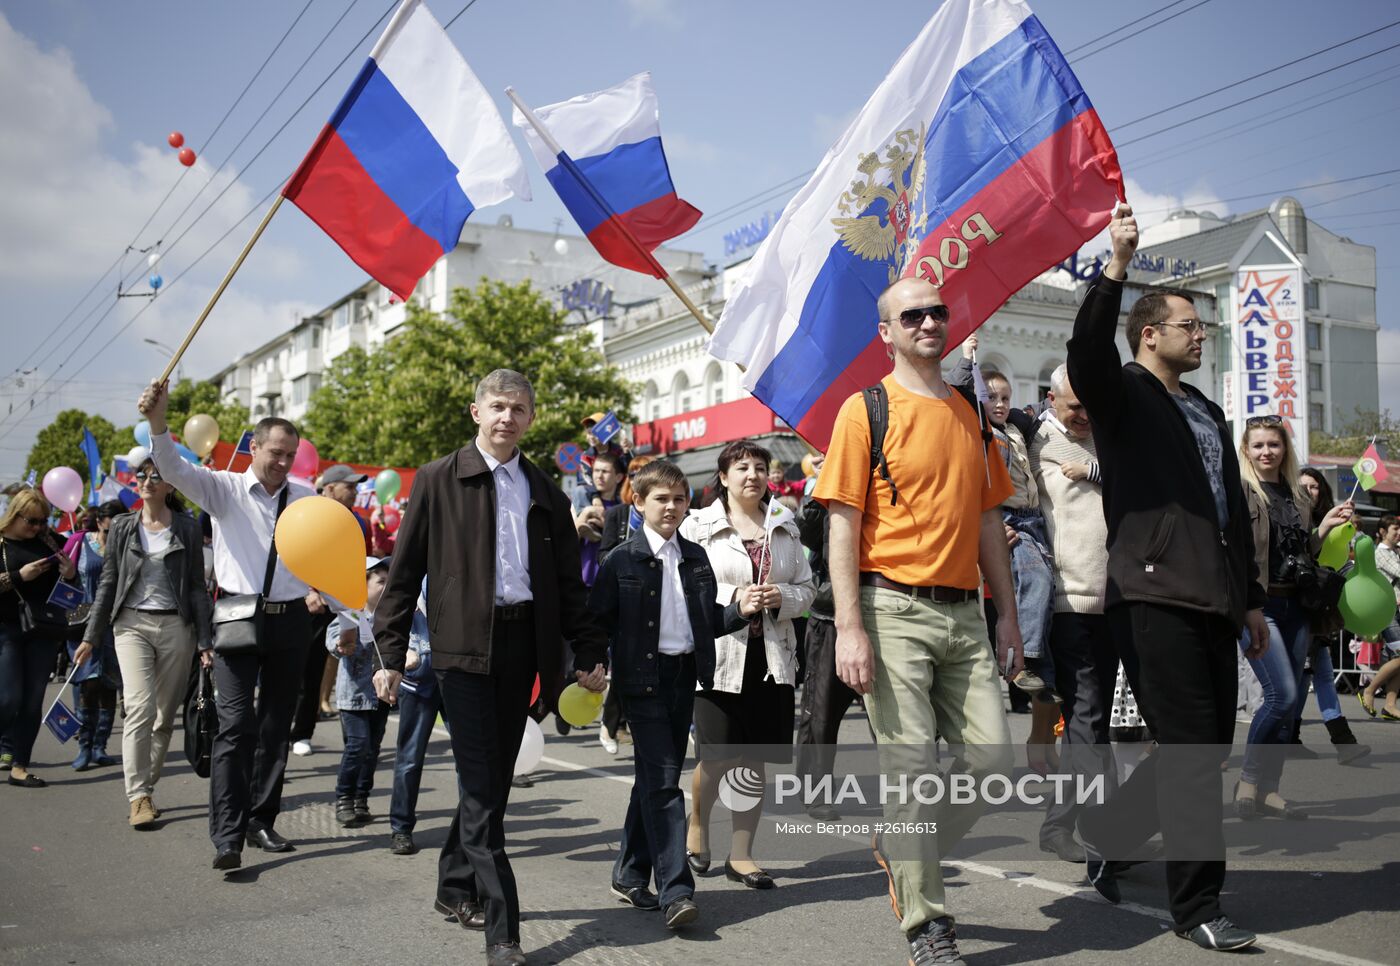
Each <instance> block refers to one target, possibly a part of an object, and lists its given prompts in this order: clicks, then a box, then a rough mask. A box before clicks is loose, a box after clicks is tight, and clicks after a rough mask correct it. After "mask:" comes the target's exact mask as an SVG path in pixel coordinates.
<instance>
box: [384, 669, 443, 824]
mask: <svg viewBox="0 0 1400 966" xmlns="http://www.w3.org/2000/svg"><path fill="white" fill-rule="evenodd" d="M423 689H424V691H426V692H427V694H423V693H421V692H418V691H410V690H408V689H407V688H404V689H402V690H400V691H399V745H398V754H397V755H396V756H395V758H394V795H393V798H392V799H391V800H390V803H389V831H390V832H412V831H413V827H414V826H415V825H417V824H418V814H417V813H418V788H419V785H420V784H421V783H422V781H423V761H424V759H425V758H426V757H427V754H428V741H429V739H431V738H432V736H433V725H435V724H436V723H437V716H438V712H439V711H441V710H442V698H441V697H439V695H438V689H437V682H436V681H433V680H432V679H431V678H430V679H429V681H428V683H427V684H426V685H423Z"/></svg>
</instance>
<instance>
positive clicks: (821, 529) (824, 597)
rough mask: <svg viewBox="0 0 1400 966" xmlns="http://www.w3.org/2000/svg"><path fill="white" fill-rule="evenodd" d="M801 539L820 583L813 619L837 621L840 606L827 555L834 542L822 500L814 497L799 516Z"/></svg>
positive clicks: (829, 518) (812, 607) (814, 599)
mask: <svg viewBox="0 0 1400 966" xmlns="http://www.w3.org/2000/svg"><path fill="white" fill-rule="evenodd" d="M797 537H798V539H799V540H801V541H802V546H804V547H806V548H807V550H808V551H809V555H808V557H807V563H808V565H810V566H811V568H812V579H814V580H815V581H816V582H817V596H816V597H814V598H812V606H811V607H810V608H809V616H812V617H819V618H821V619H822V620H828V621H831V620H835V619H836V603H835V601H834V600H833V598H832V596H831V571H830V570H829V569H828V567H827V556H828V552H829V550H830V543H831V517H830V515H829V514H828V513H827V511H826V506H825V504H823V503H822V502H821V501H820V500H813V499H811V498H810V497H809V498H808V499H807V501H806V502H805V503H803V504H802V509H801V510H799V511H798V513H797Z"/></svg>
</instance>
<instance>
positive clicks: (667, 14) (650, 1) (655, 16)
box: [624, 0, 681, 27]
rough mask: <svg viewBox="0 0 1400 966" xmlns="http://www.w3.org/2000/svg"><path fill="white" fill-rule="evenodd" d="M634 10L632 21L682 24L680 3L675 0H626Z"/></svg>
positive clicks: (636, 22) (665, 25)
mask: <svg viewBox="0 0 1400 966" xmlns="http://www.w3.org/2000/svg"><path fill="white" fill-rule="evenodd" d="M624 2H625V3H626V4H627V9H629V10H631V11H632V22H633V23H634V24H638V23H652V24H657V25H659V26H662V27H679V26H680V25H681V10H680V4H678V3H676V2H675V0H624Z"/></svg>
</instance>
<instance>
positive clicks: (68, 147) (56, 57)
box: [0, 14, 313, 478]
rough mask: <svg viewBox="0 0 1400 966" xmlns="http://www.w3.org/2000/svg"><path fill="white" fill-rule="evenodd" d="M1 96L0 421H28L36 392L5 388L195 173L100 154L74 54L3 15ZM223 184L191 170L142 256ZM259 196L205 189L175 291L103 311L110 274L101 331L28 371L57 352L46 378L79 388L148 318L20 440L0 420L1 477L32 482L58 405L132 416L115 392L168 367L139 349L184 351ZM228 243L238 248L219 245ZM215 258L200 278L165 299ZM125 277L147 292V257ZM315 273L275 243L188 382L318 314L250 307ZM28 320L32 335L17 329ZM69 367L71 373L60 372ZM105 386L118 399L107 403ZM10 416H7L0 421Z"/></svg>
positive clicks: (223, 312) (134, 149)
mask: <svg viewBox="0 0 1400 966" xmlns="http://www.w3.org/2000/svg"><path fill="white" fill-rule="evenodd" d="M0 90H4V91H5V96H4V97H3V98H0V130H3V131H6V132H8V136H7V137H4V138H0V223H3V224H4V226H5V230H4V232H3V233H0V284H3V285H5V287H6V291H7V293H8V296H7V297H8V302H9V304H8V306H7V307H8V308H9V309H10V313H9V317H10V321H9V323H8V325H7V327H6V331H5V333H4V335H3V343H4V345H5V350H6V351H5V355H6V360H5V362H6V364H4V365H0V383H3V385H0V400H3V402H4V403H5V409H8V403H9V401H10V400H11V399H14V400H16V401H17V402H21V403H22V404H23V405H24V406H25V407H26V408H27V399H28V396H29V392H28V391H22V392H21V391H17V390H16V387H14V386H13V384H11V383H4V382H3V381H4V380H5V378H6V377H7V376H8V375H9V371H10V370H11V369H12V368H13V367H14V366H16V365H18V364H19V363H20V362H21V360H22V359H24V358H25V357H26V356H28V355H30V353H31V350H33V349H34V348H35V347H36V346H38V345H39V343H40V341H41V340H42V339H43V338H44V336H45V335H47V334H48V333H49V332H50V331H51V330H52V329H53V327H54V326H56V325H57V324H58V322H59V320H60V319H61V318H62V317H63V313H65V312H67V311H68V310H69V309H70V308H71V307H72V306H73V304H74V301H75V300H76V299H77V298H78V297H79V296H80V295H81V294H82V293H83V292H84V291H85V290H86V289H87V288H88V286H89V285H90V284H91V283H92V281H93V280H94V279H96V278H97V276H98V273H99V272H101V271H102V270H103V269H105V268H106V267H107V266H108V265H110V264H111V263H112V261H113V260H114V259H116V258H117V257H118V255H120V254H121V253H122V251H123V249H124V248H125V247H126V245H127V244H128V243H129V242H131V241H132V236H133V234H134V233H135V232H136V230H137V229H138V228H139V227H140V226H141V224H142V223H143V222H145V221H146V219H147V216H148V215H150V213H151V212H152V210H154V209H155V208H156V205H157V204H158V203H159V202H160V200H161V198H162V197H164V195H165V194H166V192H167V191H168V190H169V189H170V186H171V184H172V183H173V182H174V181H175V180H176V179H177V178H179V177H180V173H181V172H182V171H184V170H185V169H183V168H181V166H180V164H179V162H178V161H177V159H176V156H175V151H174V150H172V149H171V148H169V147H168V146H167V145H166V144H164V143H163V142H161V143H159V144H155V145H152V144H144V143H133V144H130V145H128V146H126V148H127V150H126V152H125V153H124V154H123V155H122V156H118V155H117V154H115V153H114V152H113V151H112V150H111V149H110V148H109V147H108V146H106V145H105V144H104V137H108V136H109V135H110V133H111V131H112V130H113V127H114V122H113V118H112V115H111V113H110V112H109V111H108V109H107V108H106V107H105V106H104V105H103V104H102V103H100V102H99V101H98V100H97V98H96V97H94V95H93V93H92V91H90V90H89V89H88V87H87V86H86V84H85V83H84V82H83V80H82V78H81V77H80V76H79V74H78V71H77V69H76V67H75V64H74V62H73V59H72V57H71V55H70V54H69V53H68V52H67V51H66V50H63V49H48V50H45V49H42V48H41V47H40V46H39V45H38V44H36V43H35V42H34V41H33V40H31V39H30V38H28V37H26V36H24V35H23V34H21V33H19V32H18V31H16V30H15V29H14V27H13V25H12V24H11V23H10V22H9V20H8V19H7V18H5V16H4V15H3V14H0ZM212 171H213V166H211V165H209V164H207V163H206V162H205V161H204V159H200V161H199V162H198V163H197V164H196V165H195V166H194V167H193V168H191V169H189V170H188V173H187V174H186V175H185V177H184V178H183V179H182V180H181V182H180V185H179V187H178V189H177V190H176V191H175V192H174V194H173V195H172V196H171V197H170V198H169V200H167V201H166V203H165V205H164V206H163V207H162V208H161V210H160V211H159V213H158V214H157V216H156V217H155V219H154V221H153V222H152V224H151V225H150V227H149V228H148V229H147V230H146V231H145V233H144V234H143V235H142V237H141V238H140V239H139V240H138V245H147V244H150V243H151V242H153V241H155V240H156V239H157V238H159V237H160V233H162V232H164V231H165V230H166V229H167V227H169V226H170V225H171V222H172V221H173V220H174V218H175V216H176V215H177V214H178V213H179V212H180V211H181V210H182V209H183V208H184V207H185V205H186V203H187V202H188V201H189V200H190V198H191V197H193V196H194V194H195V193H196V191H198V189H199V188H200V187H201V186H203V185H204V184H205V183H206V182H208V181H209V177H210V174H211V173H212ZM225 188H227V189H228V190H227V193H226V194H225V195H224V196H223V198H222V199H221V200H220V201H219V202H218V204H217V205H216V206H215V207H214V208H213V209H211V211H210V212H209V214H208V215H206V216H205V217H203V218H202V219H201V220H200V221H199V222H198V223H197V224H196V225H195V226H194V228H193V229H192V230H191V231H190V232H189V234H188V235H186V236H185V237H184V238H183V239H182V240H180V241H179V243H178V245H176V246H175V247H174V248H173V249H171V247H170V246H171V243H172V242H173V241H174V236H178V235H179V234H180V232H181V231H183V230H184V226H186V225H188V224H190V221H191V219H192V218H193V217H194V216H195V215H196V214H198V213H199V212H200V211H202V210H203V208H204V207H205V206H206V205H207V204H209V202H210V201H211V200H212V199H213V198H214V197H216V196H217V195H218V193H219V192H220V191H223V190H224V189H225ZM261 194H262V192H261V191H257V190H255V189H253V188H252V187H250V186H249V185H248V184H247V183H245V182H243V181H241V180H239V177H238V174H237V172H235V171H233V170H232V169H226V170H225V171H224V172H222V173H220V174H219V176H218V178H217V179H215V180H214V182H213V183H212V184H209V186H208V188H207V189H206V190H205V191H204V193H203V194H202V195H201V196H200V198H199V200H198V201H197V202H196V203H195V205H194V206H193V208H192V209H191V211H190V212H189V214H187V215H186V216H185V218H184V219H183V220H182V223H181V225H180V226H179V227H176V228H175V230H174V231H173V232H171V237H167V238H165V239H164V242H165V245H164V248H165V250H166V251H167V252H168V254H167V255H166V256H165V257H164V258H163V259H162V261H161V264H160V269H159V270H160V272H161V274H162V275H163V276H164V278H165V280H166V283H167V289H166V290H165V291H164V292H163V293H162V294H161V296H160V297H159V298H158V299H156V300H155V301H154V302H153V303H147V302H145V301H143V300H139V299H123V300H121V301H120V302H117V303H115V304H114V305H113V304H112V303H111V302H105V303H104V302H103V301H101V300H104V299H111V298H112V297H113V295H114V294H115V293H114V292H112V293H111V294H105V293H107V292H108V291H109V290H114V289H115V288H116V283H115V279H114V278H112V277H111V276H110V275H109V276H108V277H107V278H106V279H105V280H104V281H103V283H102V285H101V287H100V290H99V291H98V292H97V293H95V294H94V295H93V296H92V298H91V299H90V300H89V301H87V302H86V303H84V304H83V306H82V309H81V310H80V311H79V313H78V318H81V317H82V316H83V315H85V314H86V313H87V311H88V309H89V308H93V309H94V311H93V313H92V315H91V317H90V321H88V322H85V323H83V324H81V325H80V326H79V325H75V322H76V321H77V319H76V318H75V319H74V320H71V321H70V322H69V323H68V325H67V326H66V327H65V328H64V329H63V330H62V332H61V336H60V338H58V339H53V340H51V342H50V344H49V345H48V346H46V347H45V348H44V350H43V351H42V352H41V353H39V355H38V356H37V357H36V358H35V359H34V360H33V361H31V362H30V363H29V365H30V366H33V365H34V364H35V362H37V361H39V360H40V359H41V358H42V357H43V356H44V355H47V354H48V353H49V350H50V349H56V350H57V351H55V353H54V354H53V356H52V358H50V359H48V360H47V361H45V362H44V363H43V365H42V368H41V369H40V372H39V373H38V375H45V374H48V373H54V372H57V373H58V374H57V376H56V379H55V384H58V381H59V380H69V379H71V378H72V377H71V376H70V375H69V374H70V373H72V372H73V371H75V370H77V369H78V368H79V366H80V365H81V364H82V363H83V362H85V361H86V360H87V359H88V357H89V356H90V355H92V354H93V353H94V352H95V351H97V350H98V349H99V348H100V347H101V346H102V345H103V343H105V342H107V340H108V339H110V338H111V337H112V336H113V334H114V333H116V332H117V331H118V329H119V328H120V327H121V326H122V325H123V324H125V323H126V322H127V321H129V320H131V319H132V318H133V316H134V315H135V314H136V313H137V312H138V311H139V312H140V313H141V314H140V317H139V318H137V319H136V321H135V322H134V323H133V324H132V325H131V327H130V328H129V329H127V330H126V331H125V332H124V333H123V334H122V335H121V336H119V337H118V338H117V339H116V341H115V342H113V343H112V345H111V347H110V348H108V349H107V350H106V351H105V352H103V353H102V355H101V357H100V359H99V360H98V361H97V362H96V363H95V364H94V365H92V366H90V367H88V368H87V369H85V370H84V371H83V372H82V373H81V374H80V375H79V376H78V380H77V381H75V382H69V383H66V384H65V388H64V389H63V392H62V393H60V394H57V395H55V396H53V397H52V398H50V399H45V398H44V397H43V396H41V397H40V399H39V401H38V403H37V404H36V406H35V408H34V412H33V415H32V416H26V418H25V420H24V421H23V423H22V424H21V425H19V426H18V428H15V425H14V420H13V419H12V418H11V419H9V420H5V421H3V422H0V437H3V438H2V439H0V478H3V477H7V476H9V475H11V474H12V473H13V472H14V471H15V470H16V469H17V468H18V469H22V466H21V465H19V464H22V462H23V459H24V455H25V452H26V451H27V448H28V446H29V444H30V443H31V442H32V440H33V435H34V433H35V432H37V430H38V429H40V428H42V427H43V426H44V425H45V424H46V423H47V422H48V421H49V419H50V418H51V417H52V415H53V414H54V412H56V411H57V409H58V408H59V407H60V406H62V405H65V404H67V405H77V406H82V407H83V408H87V409H91V410H96V411H99V412H102V413H103V414H104V415H109V416H110V417H111V418H113V419H114V420H117V421H121V422H125V421H127V420H129V419H131V418H133V417H132V416H131V415H130V409H131V405H130V400H129V399H128V398H126V397H127V396H128V395H129V394H128V392H127V391H125V390H124V389H119V388H118V387H119V386H120V384H122V383H125V382H127V381H140V380H144V379H148V378H150V377H151V376H153V375H155V374H156V373H158V372H159V370H160V369H161V368H162V367H163V359H162V356H161V353H159V352H158V351H157V350H156V349H155V348H153V347H152V346H149V345H145V344H144V343H143V342H142V340H143V339H144V338H154V339H159V340H160V341H162V342H166V343H169V344H172V345H173V344H177V343H178V342H179V341H180V340H181V339H182V338H183V335H184V332H185V330H186V328H187V327H188V326H189V324H190V322H191V321H192V320H193V319H194V318H195V317H196V315H197V314H198V313H199V311H200V309H202V308H203V305H204V301H205V299H207V297H208V295H209V293H210V292H211V291H212V290H213V288H214V286H215V285H216V284H217V281H218V279H219V278H220V277H221V276H222V273H223V272H224V270H225V269H226V268H227V267H228V265H229V264H231V263H232V261H233V259H234V257H235V256H236V254H237V252H238V251H239V249H240V248H241V247H242V245H243V243H244V242H245V241H246V239H247V237H248V234H249V233H250V232H251V231H252V228H253V225H254V224H256V220H255V219H253V218H249V219H248V220H247V221H246V222H244V223H243V224H241V225H238V226H237V227H235V223H237V222H238V220H239V219H240V218H242V217H244V216H245V215H246V214H247V213H248V212H249V210H250V209H251V208H252V207H253V206H254V205H255V203H256V202H257V200H258V199H259V198H260V197H261ZM230 229H232V230H231V231H230ZM226 232H228V233H229V237H228V238H227V239H225V240H223V241H222V242H220V241H218V239H219V237H220V236H221V235H223V234H225V233H226ZM211 246H213V250H212V251H210V253H209V255H208V256H207V257H206V258H205V259H204V260H203V261H202V262H201V263H200V264H199V265H198V266H197V267H195V268H193V269H191V270H190V271H189V274H188V275H187V276H186V277H185V278H184V279H182V280H181V281H180V283H179V284H178V285H175V286H174V287H169V286H170V283H171V282H172V281H173V280H174V278H175V276H176V275H179V274H180V273H181V272H183V271H185V270H186V269H190V266H191V264H192V263H193V261H194V259H195V258H196V257H197V256H199V255H200V254H202V253H203V252H204V251H205V250H206V249H209V248H211ZM124 267H126V268H127V269H128V272H129V273H130V274H132V275H133V276H134V278H133V284H135V285H136V286H138V287H139V288H143V289H144V288H145V281H144V280H145V278H146V275H147V270H146V266H145V262H144V256H138V255H130V256H127V257H126V259H125V262H124ZM307 274H308V269H307V266H306V263H305V260H304V259H303V258H302V257H301V256H300V254H299V253H298V252H297V251H296V250H295V249H293V248H291V247H288V246H285V245H278V244H276V243H275V241H269V240H264V241H263V242H262V243H261V244H260V245H259V247H258V249H257V251H256V252H255V253H254V254H253V256H252V257H250V259H249V260H248V263H247V265H246V266H245V267H244V269H243V271H242V272H241V273H240V275H239V277H238V279H237V280H236V282H235V283H234V285H233V286H231V287H230V289H229V290H228V292H227V293H226V294H225V295H224V298H223V300H222V301H221V303H220V304H219V306H218V308H217V309H216V310H215V311H214V313H213V314H212V315H211V316H210V318H209V320H208V322H207V323H206V325H205V327H204V328H203V329H202V330H201V333H200V336H199V338H198V339H196V340H195V342H194V343H193V345H192V347H191V349H190V351H189V352H188V353H187V354H186V357H185V360H184V371H185V373H186V375H189V376H195V377H199V376H208V375H209V374H210V373H212V372H214V371H217V370H218V369H220V368H222V367H223V366H225V365H227V364H228V363H229V362H231V361H232V360H233V359H234V358H235V357H237V356H238V355H239V354H241V353H243V352H246V351H248V350H249V349H251V348H252V347H253V346H255V345H257V344H259V343H260V342H262V341H264V340H266V339H267V338H270V337H271V336H272V335H273V334H275V333H276V332H278V331H282V330H285V329H286V328H287V327H288V326H289V325H290V323H291V321H292V317H293V313H294V312H297V311H301V312H306V311H311V310H312V308H313V307H312V306H309V305H305V304H302V303H298V302H295V301H291V300H286V299H277V298H260V297H259V296H258V295H257V294H255V293H258V292H266V291H269V290H276V289H278V288H286V287H288V283H289V282H291V281H292V280H296V279H299V278H302V277H304V276H305V275H307ZM109 307H111V311H110V313H109V314H108V315H107V318H106V319H105V320H104V321H102V322H101V324H100V325H98V326H97V327H96V328H94V329H92V335H91V337H90V338H87V337H85V334H86V333H87V332H88V330H89V327H90V326H91V325H92V324H93V321H95V320H96V319H97V318H98V317H99V315H100V314H101V313H102V312H104V311H106V310H107V309H108V308H109ZM18 319H26V320H29V321H27V322H26V323H24V324H21V323H19V322H18V321H17V320H18ZM65 360H66V362H64V361H65ZM60 362H64V366H63V368H62V369H61V370H58V369H57V368H56V367H57V366H58V365H59V363H60ZM29 385H31V386H32V385H33V382H32V381H31V382H30V383H29ZM102 386H110V387H112V388H113V394H112V396H111V398H110V400H107V401H106V402H105V404H104V397H103V391H102V389H101V387H102ZM6 415H7V414H6V412H5V411H4V410H0V418H3V417H4V416H6Z"/></svg>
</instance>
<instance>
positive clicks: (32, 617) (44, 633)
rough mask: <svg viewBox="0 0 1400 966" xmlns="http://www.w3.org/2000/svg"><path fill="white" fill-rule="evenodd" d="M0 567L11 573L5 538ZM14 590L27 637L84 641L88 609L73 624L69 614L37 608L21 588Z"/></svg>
mask: <svg viewBox="0 0 1400 966" xmlns="http://www.w3.org/2000/svg"><path fill="white" fill-rule="evenodd" d="M0 566H3V567H4V568H5V571H6V572H9V569H10V555H9V554H8V553H7V552H6V551H5V540H4V539H3V538H0ZM13 589H14V592H15V596H17V597H19V629H20V630H21V631H23V632H24V633H25V634H26V635H29V634H33V635H36V636H38V637H42V638H44V639H45V640H49V641H55V642H68V641H73V642H77V641H81V640H82V639H83V631H84V630H86V627H87V611H86V609H84V611H83V617H82V621H81V622H79V623H76V624H73V623H70V622H69V620H68V613H69V612H67V611H62V610H59V609H58V608H56V607H52V606H50V605H48V604H40V605H38V606H37V607H36V606H35V605H33V604H31V603H30V602H29V601H28V600H27V599H25V597H24V595H23V594H21V593H20V592H19V587H17V586H16V587H14V588H13Z"/></svg>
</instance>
